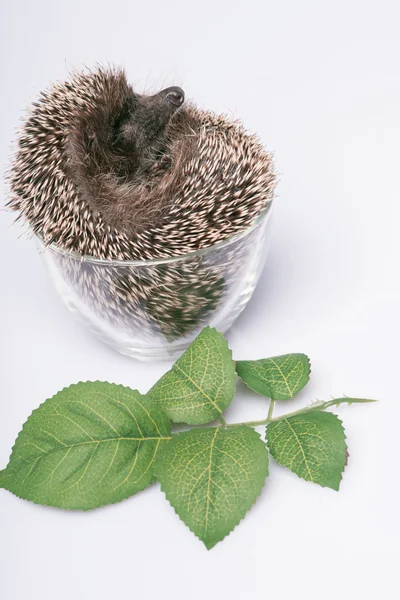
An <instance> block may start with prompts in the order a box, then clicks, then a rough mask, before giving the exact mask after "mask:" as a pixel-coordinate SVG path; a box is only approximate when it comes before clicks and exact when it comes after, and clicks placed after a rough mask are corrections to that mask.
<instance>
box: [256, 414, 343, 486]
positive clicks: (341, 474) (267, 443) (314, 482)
mask: <svg viewBox="0 0 400 600" xmlns="http://www.w3.org/2000/svg"><path fill="white" fill-rule="evenodd" d="M309 412H312V411H309ZM316 412H320V411H316ZM328 414H330V415H334V416H335V417H336V418H337V420H338V421H339V423H340V425H341V427H342V430H343V436H344V449H345V453H346V462H345V464H344V467H343V471H341V472H340V479H339V483H338V486H337V488H333V487H331V486H329V485H323V484H322V483H318V481H310V480H309V479H304V477H300V475H298V474H297V473H295V472H294V471H292V470H291V469H289V467H287V466H286V465H283V464H282V463H280V462H279V460H277V459H276V458H275V457H274V456H273V454H272V453H271V450H270V447H269V441H268V425H270V423H268V425H267V426H266V428H265V438H266V442H265V444H266V447H267V449H268V453H269V454H270V455H271V458H272V459H273V460H274V461H275V462H276V463H277V464H278V465H279V466H281V467H282V468H283V469H286V470H287V471H290V473H293V475H296V477H298V478H299V479H301V480H302V481H305V482H306V483H313V484H314V485H319V486H320V487H326V488H328V489H330V490H333V491H334V492H338V491H339V489H340V483H341V481H342V479H343V474H344V472H345V469H346V467H347V465H348V459H349V456H350V453H349V451H348V446H347V443H346V440H347V435H346V430H345V428H344V427H343V421H342V420H341V419H339V417H338V416H337V414H335V413H332V412H329V413H328ZM293 416H294V415H293ZM296 416H300V415H296ZM289 418H290V417H288V419H289ZM281 420H282V421H287V419H285V418H282V419H281Z"/></svg>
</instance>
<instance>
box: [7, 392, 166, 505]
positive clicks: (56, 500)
mask: <svg viewBox="0 0 400 600" xmlns="http://www.w3.org/2000/svg"><path fill="white" fill-rule="evenodd" d="M168 439H170V423H169V420H168V419H167V417H166V416H165V415H164V414H163V413H162V411H160V410H159V409H158V408H156V407H153V406H152V405H151V403H150V402H149V400H148V398H146V397H145V396H142V395H141V394H139V392H137V391H134V390H131V389H129V388H126V387H123V386H122V385H114V384H110V383H102V382H99V381H96V382H86V383H78V384H75V385H71V386H69V387H68V388H65V389H63V390H62V391H61V392H59V393H58V394H56V395H55V396H53V398H50V399H49V400H46V402H44V403H43V404H42V405H41V406H40V407H39V408H38V409H36V410H34V411H33V413H32V414H31V416H30V417H29V418H28V420H27V421H26V423H25V425H24V426H23V429H22V431H21V432H20V434H19V435H18V437H17V440H16V442H15V445H14V448H13V451H12V454H11V457H10V462H9V464H8V465H7V467H6V469H5V470H4V471H1V473H0V483H1V486H2V487H4V488H5V489H7V490H9V491H10V492H12V493H14V494H15V495H17V496H19V497H21V498H25V499H26V500H32V501H33V502H36V503H38V504H46V505H49V506H56V507H60V508H74V509H82V510H88V509H90V508H95V507H97V506H102V505H104V504H111V503H113V502H119V501H120V500H123V499H124V498H127V497H128V496H131V495H132V494H135V493H136V492H138V491H139V490H142V489H143V488H145V487H146V486H148V485H149V484H150V483H151V482H152V481H153V480H154V474H153V463H154V460H155V457H156V454H157V451H158V449H159V447H160V446H161V445H162V443H165V441H166V440H168Z"/></svg>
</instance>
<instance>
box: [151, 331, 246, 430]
mask: <svg viewBox="0 0 400 600" xmlns="http://www.w3.org/2000/svg"><path fill="white" fill-rule="evenodd" d="M207 330H210V331H214V332H215V333H217V334H218V336H219V337H220V338H221V340H222V341H223V342H224V346H225V349H224V350H225V351H226V353H227V357H229V359H230V360H231V361H232V363H233V371H232V377H231V383H232V384H234V385H235V386H236V382H237V378H238V375H237V373H236V362H235V361H234V360H233V353H232V350H231V348H230V347H229V344H228V340H227V339H226V338H225V336H224V335H223V334H222V333H221V332H220V331H218V329H216V328H215V327H210V326H209V325H207V327H204V329H202V331H201V332H200V334H199V336H200V335H201V334H203V333H204V331H207ZM199 336H197V337H196V338H195V339H194V340H193V342H192V344H193V343H194V342H196V341H197V339H198V338H199ZM190 345H191V344H190ZM189 347H190V346H188V348H189ZM188 348H186V350H188ZM186 350H185V352H186ZM180 358H181V356H180V357H179V358H178V359H177V360H176V361H175V362H174V364H173V365H172V367H171V368H170V369H169V370H168V371H167V372H166V373H164V374H163V375H162V376H161V377H160V378H159V379H158V380H157V381H156V382H155V383H154V385H152V387H151V388H150V390H149V391H148V394H149V395H148V396H147V397H148V398H149V399H150V400H151V401H152V402H153V400H152V398H151V390H152V389H153V387H155V386H156V385H157V383H158V382H159V381H161V380H162V379H163V377H164V376H165V375H166V374H167V373H169V372H170V371H174V370H175V369H176V370H177V371H178V372H179V373H180V374H182V375H184V377H185V378H186V379H188V380H189V381H190V382H191V383H192V384H193V385H194V386H195V387H196V388H197V390H198V391H199V392H200V393H201V394H202V395H203V396H204V397H205V398H206V400H207V401H208V402H210V404H212V405H213V406H214V407H215V409H216V410H217V411H218V415H215V416H214V417H213V418H212V419H210V420H209V421H198V420H197V419H196V420H194V421H193V420H191V421H175V420H174V419H173V418H172V417H171V416H170V415H169V414H168V412H169V411H166V410H165V409H164V408H163V406H162V402H161V401H160V400H156V401H154V406H156V407H157V408H159V409H160V410H162V411H163V412H164V413H165V414H166V415H167V417H168V418H169V419H170V420H171V422H172V423H184V424H185V425H208V423H212V422H213V421H215V419H218V416H219V415H222V414H223V412H224V410H226V409H227V408H228V407H229V406H230V404H231V402H232V400H233V399H234V397H235V393H234V394H233V396H232V398H231V400H230V402H229V404H228V406H227V407H225V408H224V409H221V408H220V407H219V406H218V404H217V403H216V402H215V401H214V400H212V399H211V398H209V396H207V395H206V394H204V392H203V390H202V389H201V388H199V387H198V386H197V384H196V383H195V382H194V381H192V379H191V378H190V377H188V375H187V373H185V371H182V369H181V368H180V367H179V366H178V365H177V363H178V361H179V360H180ZM227 381H229V380H227ZM204 404H206V402H204Z"/></svg>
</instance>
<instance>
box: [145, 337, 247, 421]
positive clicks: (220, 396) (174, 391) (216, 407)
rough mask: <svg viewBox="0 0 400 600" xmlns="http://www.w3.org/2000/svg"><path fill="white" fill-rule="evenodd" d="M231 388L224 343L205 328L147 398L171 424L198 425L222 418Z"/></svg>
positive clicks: (232, 365) (232, 380) (228, 355)
mask: <svg viewBox="0 0 400 600" xmlns="http://www.w3.org/2000/svg"><path fill="white" fill-rule="evenodd" d="M235 387H236V373H235V363H234V362H233V360H232V352H231V351H230V350H229V347H228V343H227V341H226V340H225V338H224V337H223V335H222V334H221V333H219V332H218V331H217V330H216V329H212V328H211V327H206V328H205V329H203V331H202V332H201V333H200V335H198V336H197V338H196V339H195V341H194V342H193V343H192V344H191V345H190V346H189V348H188V349H187V350H186V351H185V352H184V353H183V354H182V356H181V357H180V358H179V359H178V360H177V361H176V363H175V364H174V365H173V367H172V369H171V370H170V371H168V372H167V373H165V375H163V377H161V379H159V380H158V381H157V383H156V384H155V385H154V386H153V387H152V388H151V390H150V391H149V396H151V398H152V399H153V401H154V402H155V403H156V404H157V405H158V406H159V407H160V408H161V409H162V410H163V411H164V412H165V413H166V414H167V415H168V417H169V418H170V419H171V421H173V422H174V423H188V424H190V425H198V424H200V423H209V422H210V421H212V420H213V419H215V418H217V417H219V416H220V415H221V414H222V412H223V411H224V410H225V409H226V408H227V406H229V404H230V403H231V401H232V399H233V396H234V394H235Z"/></svg>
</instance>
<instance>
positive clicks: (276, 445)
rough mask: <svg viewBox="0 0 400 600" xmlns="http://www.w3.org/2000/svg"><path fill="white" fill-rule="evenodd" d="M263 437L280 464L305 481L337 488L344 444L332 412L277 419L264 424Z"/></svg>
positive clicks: (344, 458) (318, 412) (341, 431)
mask: <svg viewBox="0 0 400 600" xmlns="http://www.w3.org/2000/svg"><path fill="white" fill-rule="evenodd" d="M267 439H268V441H267V445H268V448H269V451H270V452H271V455H272V456H273V457H274V458H275V460H277V461H278V462H279V463H280V464H281V465H283V466H284V467H287V468H288V469H290V470H291V471H293V473H296V474H297V475H298V476H299V477H302V478H303V479H306V480H307V481H312V482H314V483H318V484H319V485H322V486H327V487H330V488H332V489H334V490H338V489H339V484H340V480H341V478H342V473H343V470H344V467H345V464H346V460H347V446H346V442H345V434H344V429H343V427H342V422H341V421H340V420H339V419H338V417H337V416H336V415H334V414H332V413H326V412H321V411H319V410H312V411H309V412H306V413H304V414H300V415H294V416H292V417H287V418H286V419H285V418H283V419H280V420H279V421H275V422H272V423H270V424H269V425H268V426H267Z"/></svg>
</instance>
